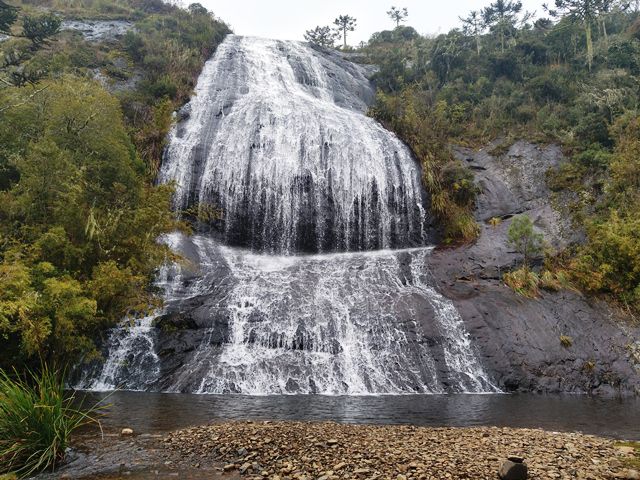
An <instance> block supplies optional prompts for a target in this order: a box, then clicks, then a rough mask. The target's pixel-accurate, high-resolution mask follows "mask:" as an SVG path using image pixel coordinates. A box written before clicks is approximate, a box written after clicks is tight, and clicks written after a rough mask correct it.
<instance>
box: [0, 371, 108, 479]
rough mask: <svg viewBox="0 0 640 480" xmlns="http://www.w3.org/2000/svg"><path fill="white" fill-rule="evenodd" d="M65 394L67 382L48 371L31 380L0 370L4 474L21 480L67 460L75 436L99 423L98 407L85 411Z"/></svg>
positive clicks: (0, 438) (0, 449) (0, 448)
mask: <svg viewBox="0 0 640 480" xmlns="http://www.w3.org/2000/svg"><path fill="white" fill-rule="evenodd" d="M73 403H74V397H73V395H68V394H66V393H65V391H64V380H63V376H62V375H59V374H58V373H57V372H54V371H52V370H50V369H48V368H46V367H43V368H42V370H41V372H40V373H37V374H36V373H32V372H30V373H29V374H28V378H26V379H25V378H20V377H19V376H18V375H15V376H9V375H8V374H7V372H5V371H2V370H0V474H2V473H14V474H15V475H17V477H18V478H24V477H28V476H31V475H33V474H35V473H38V472H41V471H43V470H47V469H51V470H52V469H53V468H55V466H56V465H57V464H59V463H60V462H61V461H62V460H64V456H65V450H66V448H67V446H68V443H69V440H70V437H71V433H72V432H73V431H74V430H76V429H77V428H78V427H80V426H82V425H86V424H89V423H93V422H96V423H98V422H97V420H96V419H95V418H94V417H93V416H92V415H93V414H94V413H96V412H97V410H98V408H97V407H92V408H90V409H88V410H85V411H81V410H78V409H76V408H75V407H74V406H73Z"/></svg>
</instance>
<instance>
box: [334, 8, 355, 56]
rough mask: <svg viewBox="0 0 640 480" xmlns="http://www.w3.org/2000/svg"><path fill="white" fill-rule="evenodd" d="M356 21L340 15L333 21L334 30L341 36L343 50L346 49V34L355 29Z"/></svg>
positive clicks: (348, 16) (350, 17)
mask: <svg viewBox="0 0 640 480" xmlns="http://www.w3.org/2000/svg"><path fill="white" fill-rule="evenodd" d="M356 22H357V20H356V19H355V18H354V17H352V16H350V15H340V16H339V17H338V18H336V19H335V20H334V21H333V24H334V25H335V26H336V30H337V31H338V32H340V34H341V35H342V40H343V45H344V48H345V49H346V48H347V32H353V31H354V30H355V29H356Z"/></svg>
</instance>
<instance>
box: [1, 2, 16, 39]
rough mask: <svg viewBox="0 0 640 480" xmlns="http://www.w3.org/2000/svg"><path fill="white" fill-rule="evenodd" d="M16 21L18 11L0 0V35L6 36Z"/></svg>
mask: <svg viewBox="0 0 640 480" xmlns="http://www.w3.org/2000/svg"><path fill="white" fill-rule="evenodd" d="M17 19H18V9H17V8H16V7H14V6H12V5H8V4H6V3H4V2H3V1H2V0H0V33H4V34H5V35H8V34H10V33H11V27H12V25H13V24H14V23H15V22H16V20H17Z"/></svg>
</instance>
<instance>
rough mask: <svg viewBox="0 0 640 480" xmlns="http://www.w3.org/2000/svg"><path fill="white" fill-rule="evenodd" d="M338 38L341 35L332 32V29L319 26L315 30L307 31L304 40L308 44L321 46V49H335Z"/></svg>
mask: <svg viewBox="0 0 640 480" xmlns="http://www.w3.org/2000/svg"><path fill="white" fill-rule="evenodd" d="M338 36H339V34H338V33H336V32H335V31H334V30H332V28H331V27H328V26H326V27H320V26H317V27H316V28H314V29H313V30H307V31H306V32H305V34H304V39H305V40H306V41H307V42H310V43H313V44H315V45H320V46H321V47H325V48H333V46H334V45H335V43H336V39H337V38H338Z"/></svg>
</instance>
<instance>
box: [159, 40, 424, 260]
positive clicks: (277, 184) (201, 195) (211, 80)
mask: <svg viewBox="0 0 640 480" xmlns="http://www.w3.org/2000/svg"><path fill="white" fill-rule="evenodd" d="M330 60H331V59H330V58H328V57H326V56H324V55H322V54H321V53H319V52H316V51H314V50H313V49H311V48H309V47H308V46H306V45H304V44H301V43H297V42H280V41H275V40H265V39H258V38H244V37H237V36H231V37H229V38H228V39H227V40H226V41H225V42H224V43H223V44H222V45H221V46H220V47H219V49H218V52H217V53H216V55H215V57H214V58H213V59H212V60H211V61H210V62H209V63H208V64H207V65H206V66H205V68H204V71H203V72H202V76H201V78H200V81H199V82H198V86H197V88H196V92H195V96H194V98H193V100H192V102H191V104H190V105H189V107H188V108H187V109H186V111H187V112H186V113H184V115H185V116H188V118H186V119H185V120H184V122H181V123H180V124H179V125H178V126H177V127H176V128H175V129H174V130H173V132H172V134H171V139H170V142H169V148H168V152H167V155H166V161H165V162H164V164H163V167H162V170H161V173H160V179H161V180H162V181H174V182H176V186H177V193H176V198H175V206H176V209H178V210H179V211H184V210H193V209H194V208H195V209H196V210H200V211H201V212H202V210H203V209H211V208H215V209H219V210H220V211H221V212H222V218H221V219H220V220H217V221H214V222H212V223H213V224H212V225H211V226H212V227H213V228H214V229H217V230H219V231H221V233H222V238H223V240H224V242H225V243H227V244H232V245H239V246H245V247H250V248H252V249H254V250H265V251H268V252H295V251H309V252H323V251H333V250H338V251H344V250H363V249H366V250H368V249H380V248H392V247H400V246H409V245H421V244H424V241H425V238H424V237H425V232H424V224H425V220H426V218H425V209H424V207H423V199H422V196H423V192H422V189H421V186H420V172H419V169H418V167H417V165H416V164H415V162H414V161H412V160H411V155H410V153H409V151H408V149H407V147H406V146H405V145H404V144H403V143H402V142H400V141H399V140H398V139H397V138H396V137H395V136H394V135H392V134H391V133H389V132H387V131H386V130H384V129H383V128H382V127H381V126H380V125H379V124H378V123H377V122H375V121H374V120H373V119H372V118H369V117H367V116H366V115H364V114H363V110H364V109H365V108H366V103H365V100H366V99H367V98H368V97H370V96H371V95H372V92H369V93H368V94H367V88H370V87H369V82H368V81H367V80H366V78H365V77H364V73H363V71H362V69H358V68H351V69H344V68H341V66H340V65H341V64H338V65H336V64H335V63H333V62H332V61H330ZM342 62H343V63H348V62H345V61H344V60H342ZM359 91H360V92H362V97H363V98H361V97H360V96H358V95H357V92H359ZM194 206H195V207H194Z"/></svg>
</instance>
